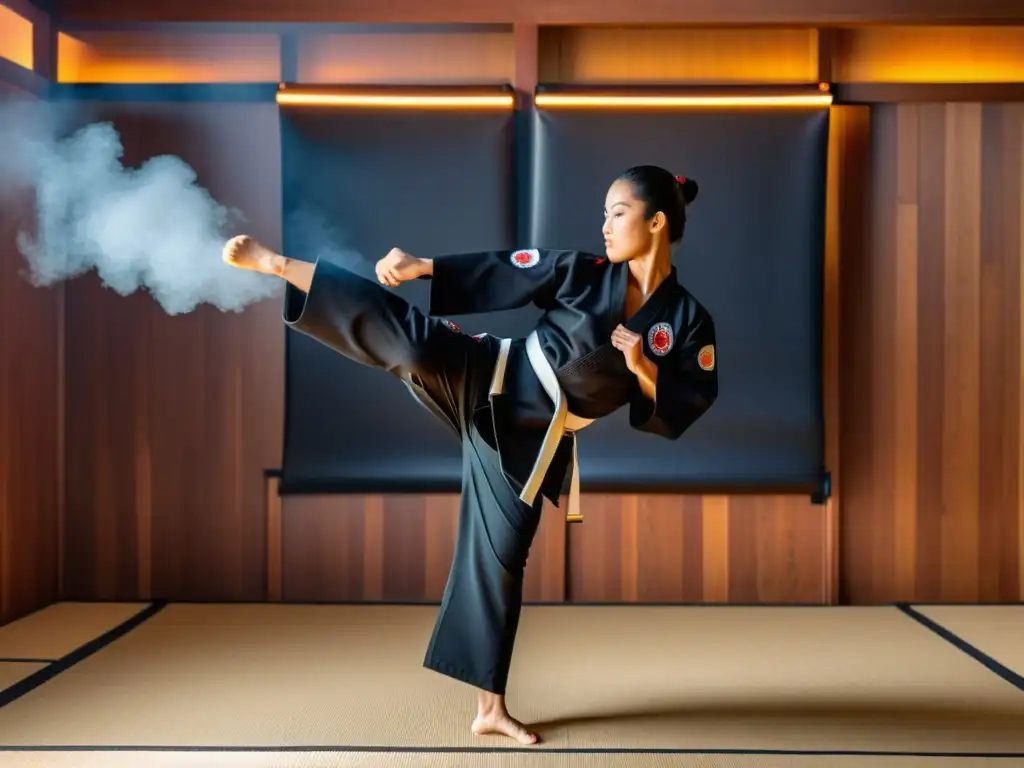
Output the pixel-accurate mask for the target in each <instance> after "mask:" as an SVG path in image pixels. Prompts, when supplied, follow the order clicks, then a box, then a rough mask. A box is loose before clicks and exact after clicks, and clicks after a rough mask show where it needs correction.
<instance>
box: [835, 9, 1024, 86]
mask: <svg viewBox="0 0 1024 768" xmlns="http://www.w3.org/2000/svg"><path fill="white" fill-rule="evenodd" d="M1017 25H1018V26H1000V27H936V26H914V27H905V26H886V27H865V28H861V29H840V30H836V32H835V39H834V44H833V48H832V72H833V80H834V81H835V82H854V83H883V82H889V83H961V82H967V83H980V82H991V83H1004V82H1019V81H1020V80H1021V73H1022V72H1024V11H1022V12H1021V18H1020V19H1018V21H1017Z"/></svg>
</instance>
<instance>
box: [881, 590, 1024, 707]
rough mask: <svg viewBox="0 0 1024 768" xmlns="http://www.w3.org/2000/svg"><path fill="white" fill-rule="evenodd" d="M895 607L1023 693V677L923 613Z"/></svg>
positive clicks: (909, 607) (903, 606)
mask: <svg viewBox="0 0 1024 768" xmlns="http://www.w3.org/2000/svg"><path fill="white" fill-rule="evenodd" d="M896 607H897V608H899V609H900V610H901V611H903V613H905V614H906V615H907V616H909V617H910V618H912V619H913V620H914V621H916V622H917V623H918V624H921V625H922V626H924V627H927V628H928V629H930V630H931V631H932V632H934V633H935V634H936V635H938V636H939V637H941V638H942V639H943V640H945V641H946V642H947V643H949V644H950V645H952V646H954V647H956V648H957V649H959V650H961V651H963V652H964V653H966V654H967V655H968V656H970V657H971V658H972V659H974V660H975V661H976V662H978V663H979V664H981V665H982V666H983V667H985V668H986V669H988V670H989V671H990V672H992V673H994V674H996V675H999V677H1001V678H1002V679H1003V680H1005V681H1006V682H1008V683H1009V684H1010V685H1012V686H1014V687H1015V688H1017V689H1018V690H1020V691H1024V677H1021V676H1020V675H1018V674H1017V673H1016V672H1014V671H1013V670H1012V669H1010V668H1009V667H1004V666H1003V665H1002V664H1000V663H999V662H998V661H996V660H995V659H993V658H992V657H991V656H989V655H988V654H987V653H984V652H983V651H981V650H979V649H978V648H975V647H974V646H973V645H971V644H970V643H968V642H967V641H966V640H964V639H963V638H962V637H960V636H958V635H956V634H954V633H953V632H951V631H950V630H948V629H946V628H945V627H944V626H942V625H941V624H939V623H937V622H935V621H933V620H932V619H929V618H928V617H927V616H925V615H924V614H923V613H919V612H917V611H915V610H914V608H913V607H912V606H911V605H908V604H906V603H897V605H896Z"/></svg>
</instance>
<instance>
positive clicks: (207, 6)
mask: <svg viewBox="0 0 1024 768" xmlns="http://www.w3.org/2000/svg"><path fill="white" fill-rule="evenodd" d="M51 1H52V2H54V3H55V4H56V15H57V17H58V18H59V19H60V20H61V21H69V22H74V21H88V22H119V21H120V22H125V21H127V22H147V21H148V22H217V21H219V22H306V23H315V22H349V23H519V24H523V23H527V24H541V25H598V24H601V25H604V24H609V25H610V24H616V25H629V24H642V25H651V24H714V25H800V26H819V27H820V26H857V25H868V24H888V25H901V24H959V25H967V24H1022V23H1024V5H1022V4H1021V2H1020V0H984V1H982V2H979V1H978V0H973V1H972V0H770V1H769V0H630V2H622V0H431V2H424V0H386V1H384V2H382V0H217V1H216V2H210V0H145V2H139V0H51Z"/></svg>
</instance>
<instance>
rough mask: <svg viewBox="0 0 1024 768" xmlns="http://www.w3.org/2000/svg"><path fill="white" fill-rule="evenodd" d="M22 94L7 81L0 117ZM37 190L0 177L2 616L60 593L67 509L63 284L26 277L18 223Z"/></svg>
mask: <svg viewBox="0 0 1024 768" xmlns="http://www.w3.org/2000/svg"><path fill="white" fill-rule="evenodd" d="M25 98H28V97H26V96H25V95H24V94H20V93H17V92H15V91H14V90H13V89H8V88H4V87H0V122H4V121H6V120H13V119H14V118H13V117H12V113H10V112H9V111H7V110H8V108H9V107H10V106H11V105H12V104H13V103H16V102H20V101H22V100H24V99H25ZM33 210H34V206H33V196H32V193H31V190H28V189H25V188H24V187H22V186H15V185H14V184H13V183H12V182H10V180H6V181H5V180H3V179H2V177H0V624H3V623H6V622H9V621H12V620H14V619H17V618H19V617H21V616H24V615H25V614H27V613H31V612H32V611H35V610H37V609H39V608H42V607H44V606H46V605H48V604H49V603H51V602H53V601H54V600H55V599H56V598H57V575H58V566H57V563H58V557H57V543H58V526H59V519H60V514H59V510H60V485H61V464H60V459H61V452H60V428H61V416H62V414H61V409H60V378H61V377H60V366H59V361H60V343H61V338H60V328H61V317H60V293H61V289H60V287H56V288H35V287H33V286H32V285H31V284H30V283H29V282H28V281H27V280H26V278H25V274H24V271H25V266H26V263H25V259H24V257H23V256H22V255H21V253H20V252H19V251H18V249H17V245H16V242H17V235H18V232H19V231H23V230H24V231H28V232H31V231H33V228H34V224H33V221H34V220H33Z"/></svg>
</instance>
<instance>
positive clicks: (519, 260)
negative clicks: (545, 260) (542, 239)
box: [509, 248, 540, 269]
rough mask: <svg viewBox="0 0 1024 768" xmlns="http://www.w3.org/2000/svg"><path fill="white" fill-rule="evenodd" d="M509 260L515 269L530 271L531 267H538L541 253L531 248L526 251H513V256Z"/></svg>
mask: <svg viewBox="0 0 1024 768" xmlns="http://www.w3.org/2000/svg"><path fill="white" fill-rule="evenodd" d="M509 260H510V261H511V262H512V265H513V266H515V267H519V268H520V269H529V268H530V267H533V266H536V265H537V262H539V261H540V251H538V250H537V249H536V248H531V249H529V250H525V251H512V256H511V257H510V259H509Z"/></svg>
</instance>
